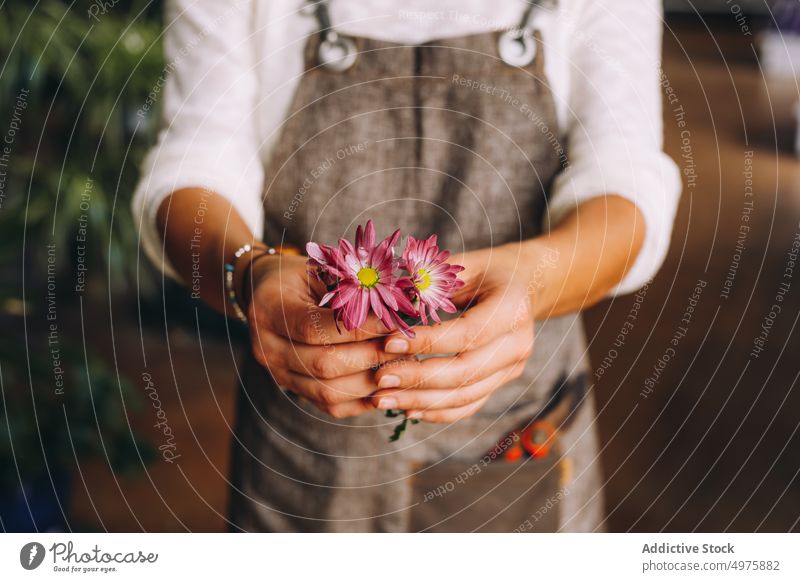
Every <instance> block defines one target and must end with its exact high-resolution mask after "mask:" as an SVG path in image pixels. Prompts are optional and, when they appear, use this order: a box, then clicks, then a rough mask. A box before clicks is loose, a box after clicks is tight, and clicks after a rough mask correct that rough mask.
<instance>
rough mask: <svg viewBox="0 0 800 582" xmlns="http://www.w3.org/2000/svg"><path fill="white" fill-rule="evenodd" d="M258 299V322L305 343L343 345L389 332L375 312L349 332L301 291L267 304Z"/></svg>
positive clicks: (329, 310) (256, 312) (283, 295)
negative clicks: (301, 294)
mask: <svg viewBox="0 0 800 582" xmlns="http://www.w3.org/2000/svg"><path fill="white" fill-rule="evenodd" d="M254 301H259V302H260V304H259V307H260V308H259V309H256V310H255V314H256V325H259V326H262V327H265V328H267V329H271V330H272V331H274V332H275V333H277V334H279V335H282V336H283V337H286V338H288V339H291V340H293V341H298V342H300V343H304V344H310V345H322V346H327V345H333V344H343V343H348V342H357V341H363V340H367V339H375V338H377V337H379V336H382V335H386V334H387V333H389V330H388V329H387V328H386V326H385V325H383V323H381V321H380V320H379V319H378V318H377V317H376V316H375V315H374V314H371V315H370V316H369V317H367V320H366V321H365V322H364V324H363V325H362V326H361V327H359V328H356V329H353V330H350V331H348V330H346V329H345V328H344V326H343V325H342V324H341V323H340V324H339V325H338V326H337V324H336V321H335V319H334V315H333V310H332V309H328V308H327V307H319V306H318V305H316V304H315V303H312V302H310V301H309V300H307V299H305V298H304V297H302V296H300V295H299V294H294V295H293V294H290V293H285V294H281V296H280V298H278V300H274V299H273V300H272V301H269V302H266V303H264V302H263V300H262V299H254Z"/></svg>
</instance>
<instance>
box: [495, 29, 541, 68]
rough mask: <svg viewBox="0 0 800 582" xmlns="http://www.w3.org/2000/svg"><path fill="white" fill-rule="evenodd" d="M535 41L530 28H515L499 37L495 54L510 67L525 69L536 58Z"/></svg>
mask: <svg viewBox="0 0 800 582" xmlns="http://www.w3.org/2000/svg"><path fill="white" fill-rule="evenodd" d="M536 50H537V47H536V39H535V38H534V36H533V32H532V31H531V29H530V28H515V29H513V30H509V31H507V32H504V33H503V34H502V35H500V38H499V39H498V40H497V52H498V54H499V55H500V58H501V59H503V62H504V63H506V64H507V65H511V66H512V67H527V66H528V65H530V64H531V63H532V62H533V59H535V58H536Z"/></svg>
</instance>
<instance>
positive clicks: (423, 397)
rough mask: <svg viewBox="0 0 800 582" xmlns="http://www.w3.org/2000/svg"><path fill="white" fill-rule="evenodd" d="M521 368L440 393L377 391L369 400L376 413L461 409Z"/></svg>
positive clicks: (425, 391)
mask: <svg viewBox="0 0 800 582" xmlns="http://www.w3.org/2000/svg"><path fill="white" fill-rule="evenodd" d="M524 367H525V365H524V364H515V365H513V366H508V367H506V368H503V369H502V370H498V371H497V372H495V373H494V374H491V375H490V376H488V377H487V378H484V379H483V380H480V381H478V382H475V383H474V384H469V385H466V386H460V387H458V388H451V389H440V390H379V391H378V392H376V393H375V394H373V395H372V397H371V400H372V403H373V404H374V405H375V407H376V408H378V409H380V410H408V411H411V410H418V411H423V412H427V411H429V410H442V409H450V408H462V407H465V406H468V405H470V404H471V403H473V402H476V401H478V400H481V399H483V398H485V397H487V396H489V395H490V394H492V392H494V391H495V390H497V389H498V388H499V387H500V386H502V385H503V384H505V383H506V382H510V381H511V380H513V379H514V378H518V377H519V376H520V374H521V373H522V370H523V369H524Z"/></svg>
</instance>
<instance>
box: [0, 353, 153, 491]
mask: <svg viewBox="0 0 800 582" xmlns="http://www.w3.org/2000/svg"><path fill="white" fill-rule="evenodd" d="M16 351H17V350H16V348H15V346H13V345H12V344H11V343H10V342H8V341H0V362H2V364H0V370H2V380H3V385H4V386H5V387H7V386H12V385H13V386H17V387H21V386H28V385H29V386H31V389H29V390H20V389H15V390H5V389H4V390H2V391H0V464H2V466H3V471H2V472H0V491H4V492H11V491H15V490H16V489H18V488H19V487H20V485H21V484H26V483H31V482H34V481H36V480H37V479H41V478H43V477H47V476H48V475H49V476H53V475H59V474H61V473H63V472H65V471H69V470H71V469H73V468H74V467H75V466H76V465H77V463H78V461H80V460H83V459H86V458H90V457H92V458H99V459H103V460H104V461H105V462H106V463H107V464H108V466H109V468H110V469H111V470H112V471H113V472H114V473H115V474H131V473H133V472H135V471H136V470H138V469H141V468H142V467H143V466H144V465H145V464H147V463H149V462H151V461H152V460H153V459H154V457H155V452H154V449H153V447H152V446H151V445H149V444H148V443H147V442H145V441H144V440H142V439H140V438H139V437H137V436H136V434H135V433H134V432H133V431H132V429H131V427H130V426H129V424H128V422H127V418H128V414H130V412H132V411H135V410H138V409H139V408H140V407H141V402H142V400H141V398H140V397H139V395H137V394H136V391H135V390H134V388H133V387H132V386H131V384H130V383H129V382H128V381H126V380H125V379H122V378H120V377H118V376H117V375H116V374H113V373H111V372H110V371H109V370H108V369H107V368H106V367H105V366H103V365H102V364H101V363H99V362H98V361H94V358H92V357H91V356H90V357H89V360H88V361H84V357H83V354H82V353H81V352H80V351H78V350H72V349H67V350H65V351H64V352H63V367H64V385H65V388H64V390H63V393H62V394H56V392H55V391H54V390H53V388H52V385H53V382H52V373H51V369H52V364H51V363H50V362H48V361H47V356H46V355H37V354H34V353H31V367H30V369H31V377H30V384H29V382H28V378H27V377H26V376H22V377H20V374H21V373H22V374H26V373H27V370H22V369H21V367H19V366H13V365H11V366H9V365H8V362H13V360H12V359H11V358H14V357H16V356H17V353H16ZM123 407H131V408H132V410H124V409H123Z"/></svg>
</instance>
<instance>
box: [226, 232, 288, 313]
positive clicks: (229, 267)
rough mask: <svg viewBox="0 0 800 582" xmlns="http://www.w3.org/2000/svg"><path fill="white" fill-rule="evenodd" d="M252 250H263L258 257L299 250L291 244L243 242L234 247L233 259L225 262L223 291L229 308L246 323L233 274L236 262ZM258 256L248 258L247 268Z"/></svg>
mask: <svg viewBox="0 0 800 582" xmlns="http://www.w3.org/2000/svg"><path fill="white" fill-rule="evenodd" d="M254 250H263V251H264V252H263V253H262V254H260V255H258V257H263V256H265V255H283V254H286V255H299V254H300V251H299V250H298V249H296V248H295V247H292V246H288V245H287V246H286V247H271V246H269V245H263V246H262V245H259V246H257V247H254V246H253V245H250V244H245V245H242V246H241V247H239V248H238V249H236V252H235V253H233V260H232V261H231V262H230V263H225V293H226V294H227V296H228V302H229V303H230V304H231V308H232V309H233V313H234V315H235V316H236V318H237V319H238V320H239V321H241V322H242V323H244V324H247V323H248V321H247V315H246V314H245V312H244V309H242V302H241V301H240V300H239V296H238V295H237V293H236V287H235V285H234V275H235V273H236V263H237V262H238V261H239V259H240V258H242V257H243V256H244V255H246V254H247V253H250V252H253V251H254ZM258 257H253V258H251V259H250V263H249V264H248V265H247V269H248V270H249V269H250V268H251V267H252V265H253V262H254V261H255V260H256V258H258ZM246 275H247V272H245V279H244V280H243V282H246V278H247V277H246Z"/></svg>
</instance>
